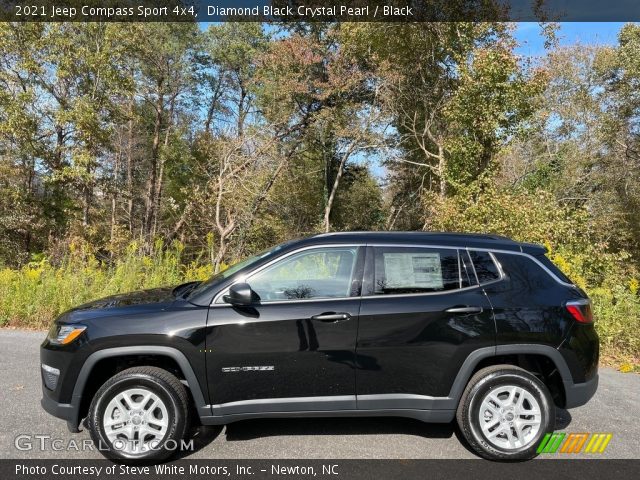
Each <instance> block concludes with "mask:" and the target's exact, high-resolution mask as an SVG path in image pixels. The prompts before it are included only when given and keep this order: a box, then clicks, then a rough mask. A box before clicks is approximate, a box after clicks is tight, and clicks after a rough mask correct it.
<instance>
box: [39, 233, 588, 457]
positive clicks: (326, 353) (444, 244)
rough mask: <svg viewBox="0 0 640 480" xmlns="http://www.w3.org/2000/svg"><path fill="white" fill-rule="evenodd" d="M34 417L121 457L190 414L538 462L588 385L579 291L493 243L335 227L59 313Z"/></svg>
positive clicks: (160, 448) (547, 265)
mask: <svg viewBox="0 0 640 480" xmlns="http://www.w3.org/2000/svg"><path fill="white" fill-rule="evenodd" d="M41 364H42V365H41V370H42V380H43V384H44V385H43V392H44V396H43V399H42V406H43V407H44V408H45V410H47V411H48V412H49V413H51V414H53V415H55V416H57V417H60V418H63V419H65V420H67V422H68V426H69V428H70V430H71V431H75V432H77V431H78V426H79V425H80V423H81V421H82V419H85V425H86V427H87V428H88V429H89V431H90V432H91V436H92V438H93V440H94V442H96V443H99V445H100V448H101V450H102V451H103V452H104V453H105V454H106V455H107V456H109V457H111V458H116V459H127V460H129V461H137V460H145V461H149V460H154V461H157V460H161V459H163V458H166V457H168V456H169V455H170V454H171V453H172V451H173V449H175V446H176V444H178V442H179V441H180V439H182V438H183V437H184V435H185V432H186V431H187V427H188V424H189V422H190V420H193V421H195V422H200V423H202V424H203V425H221V424H227V423H231V422H235V421H237V420H245V419H252V418H259V417H297V416H387V415H394V416H402V417H411V418H415V419H419V420H422V421H425V422H451V421H452V420H453V419H454V418H456V419H457V422H458V425H459V426H460V429H461V431H462V433H463V435H464V437H465V438H466V439H467V440H468V442H469V444H470V445H471V447H472V448H473V449H474V450H475V451H476V452H477V453H478V454H479V455H481V456H483V457H485V458H489V459H526V458H531V457H533V456H535V455H536V448H537V446H538V444H539V443H540V439H541V438H542V437H543V436H544V435H545V433H547V432H550V431H552V430H553V428H554V418H555V411H554V409H555V406H558V407H562V408H572V407H577V406H580V405H583V404H584V403H585V402H587V401H588V400H589V399H590V398H591V397H592V396H593V394H594V393H595V391H596V388H597V385H598V373H597V370H598V336H597V334H596V332H595V329H594V325H593V319H592V316H591V309H590V302H589V299H588V298H587V296H586V295H585V293H584V292H583V291H582V290H580V289H579V288H578V287H576V286H575V285H573V284H572V283H571V281H570V280H569V279H568V278H567V277H566V276H565V275H563V273H562V272H561V271H559V270H558V268H557V267H555V266H554V265H553V264H552V263H551V262H550V261H549V259H548V258H547V257H546V256H545V248H544V247H541V246H538V245H532V244H525V243H517V242H514V241H512V240H510V239H508V238H504V237H499V236H489V235H467V234H451V233H419V232H416V233H402V232H385V233H335V234H324V235H317V236H313V237H309V238H305V239H302V240H297V241H293V242H288V243H284V244H282V245H279V246H277V247H275V248H273V249H270V250H268V251H265V252H263V253H260V254H258V255H256V256H254V257H252V258H249V259H247V260H245V261H243V262H241V263H238V264H236V265H234V266H232V267H231V268H229V269H227V270H225V271H223V272H222V273H219V274H217V275H215V276H214V277H212V278H211V279H210V280H208V281H206V282H202V283H199V282H192V283H187V284H184V285H180V286H178V287H175V288H173V289H171V288H166V289H156V290H149V291H142V292H136V293H132V294H128V295H117V296H113V297H109V298H105V299H102V300H97V301H94V302H91V303H88V304H86V305H82V306H80V307H78V308H75V309H73V310H70V311H68V312H66V313H64V314H63V315H61V316H60V317H59V318H58V319H57V320H56V322H55V323H54V325H53V326H52V327H51V330H50V332H49V335H48V337H47V339H46V340H45V341H44V343H43V344H42V347H41Z"/></svg>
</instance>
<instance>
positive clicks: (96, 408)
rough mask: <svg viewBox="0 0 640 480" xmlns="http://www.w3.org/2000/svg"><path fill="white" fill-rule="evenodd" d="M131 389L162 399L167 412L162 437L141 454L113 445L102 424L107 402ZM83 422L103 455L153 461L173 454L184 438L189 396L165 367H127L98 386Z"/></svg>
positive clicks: (142, 461) (131, 461)
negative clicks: (164, 431)
mask: <svg viewBox="0 0 640 480" xmlns="http://www.w3.org/2000/svg"><path fill="white" fill-rule="evenodd" d="M131 388H143V389H146V390H148V391H151V392H152V393H154V394H155V395H156V396H157V397H158V398H159V399H160V400H162V402H163V403H164V406H165V407H166V410H167V414H168V428H167V432H166V433H165V435H164V437H163V438H162V439H161V440H160V441H159V442H158V443H157V445H154V448H152V449H148V450H147V451H145V452H141V453H127V452H125V451H123V450H122V449H121V448H120V449H118V448H115V447H114V444H113V443H112V442H111V441H110V440H109V438H108V437H107V435H106V433H105V429H104V426H103V418H104V413H105V409H106V408H107V406H108V404H109V402H110V401H111V400H112V399H113V398H114V397H115V396H116V395H118V394H119V393H122V392H123V391H125V390H127V389H131ZM86 425H87V428H88V429H89V432H90V434H91V438H92V439H93V442H94V444H95V445H96V447H97V448H98V449H100V452H101V453H102V454H103V455H104V456H105V457H107V458H110V459H112V460H120V461H125V462H127V463H150V462H157V461H160V460H164V459H166V458H167V457H169V456H170V455H172V454H173V453H175V452H176V450H177V448H179V447H180V444H181V442H180V441H181V440H182V439H184V437H185V433H186V432H187V428H188V425H189V397H188V394H187V391H186V389H185V387H184V385H183V384H182V383H180V380H178V379H177V378H176V377H175V376H174V375H172V374H171V373H169V372H167V371H166V370H163V369H161V368H157V367H134V368H129V369H127V370H123V371H122V372H120V373H118V374H116V375H114V376H113V377H111V378H110V379H109V380H107V381H106V382H105V383H104V385H102V387H100V389H99V390H98V392H97V393H96V394H95V396H94V397H93V400H92V402H91V406H90V407H89V413H88V415H87V420H86ZM147 438H152V437H147ZM116 443H118V442H117V440H116ZM176 447H177V448H176Z"/></svg>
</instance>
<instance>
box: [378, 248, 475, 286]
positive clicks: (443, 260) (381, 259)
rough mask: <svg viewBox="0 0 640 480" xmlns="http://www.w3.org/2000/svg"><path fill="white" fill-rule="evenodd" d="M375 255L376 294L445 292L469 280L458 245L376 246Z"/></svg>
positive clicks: (466, 284)
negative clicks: (430, 246)
mask: <svg viewBox="0 0 640 480" xmlns="http://www.w3.org/2000/svg"><path fill="white" fill-rule="evenodd" d="M374 258H375V267H374V294H375V295H389V294H400V293H430V292H443V291H447V290H455V289H458V288H462V287H463V286H468V284H469V280H468V279H466V278H465V281H464V282H463V277H462V275H461V268H463V266H462V265H461V264H460V259H459V255H458V251H457V250H455V249H439V248H418V247H415V248H413V247H376V248H375V256H374ZM465 277H466V275H465Z"/></svg>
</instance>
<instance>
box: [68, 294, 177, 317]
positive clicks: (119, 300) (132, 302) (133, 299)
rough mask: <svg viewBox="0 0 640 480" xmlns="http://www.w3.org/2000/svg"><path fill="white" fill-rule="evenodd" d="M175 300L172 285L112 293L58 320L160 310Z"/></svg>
mask: <svg viewBox="0 0 640 480" xmlns="http://www.w3.org/2000/svg"><path fill="white" fill-rule="evenodd" d="M175 300H176V297H175V296H174V295H173V288H171V287H166V288H154V289H151V290H140V291H137V292H131V293H124V294H120V295H112V296H110V297H105V298H100V299H98V300H93V301H91V302H87V303H85V304H83V305H80V306H78V307H75V308H72V309H71V310H68V311H67V312H65V313H63V314H62V315H61V316H60V318H59V319H58V321H59V322H61V323H67V322H78V321H82V320H83V319H89V318H97V317H103V316H114V315H131V314H135V313H145V312H152V311H160V310H164V309H166V308H168V307H169V306H171V304H173V303H174V301H175Z"/></svg>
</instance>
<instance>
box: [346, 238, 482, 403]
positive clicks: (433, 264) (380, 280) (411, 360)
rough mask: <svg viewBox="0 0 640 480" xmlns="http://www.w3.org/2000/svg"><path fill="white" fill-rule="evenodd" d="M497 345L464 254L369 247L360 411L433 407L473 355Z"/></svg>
mask: <svg viewBox="0 0 640 480" xmlns="http://www.w3.org/2000/svg"><path fill="white" fill-rule="evenodd" d="M492 345H495V323H494V319H493V313H492V310H491V304H490V303H489V301H488V299H487V297H486V295H485V294H484V291H483V289H482V288H480V286H479V285H478V280H477V277H476V275H475V271H474V270H473V266H472V265H471V262H470V259H469V256H468V253H467V251H466V250H463V249H460V250H459V249H456V248H442V247H417V246H416V247H408V246H407V247H405V246H384V245H381V246H373V247H367V261H366V265H365V274H364V280H363V297H362V303H361V307H360V326H359V331H358V340H357V345H356V362H357V373H356V377H357V402H358V408H361V409H368V408H379V409H385V408H418V409H429V408H433V406H434V405H433V404H432V401H431V397H446V396H447V395H448V394H449V390H450V388H451V386H452V383H453V380H454V378H455V376H456V374H457V372H458V370H459V368H460V366H461V365H462V363H463V362H464V360H465V359H466V357H467V355H468V354H469V353H471V352H472V351H473V350H475V349H477V348H481V347H486V346H492Z"/></svg>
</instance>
